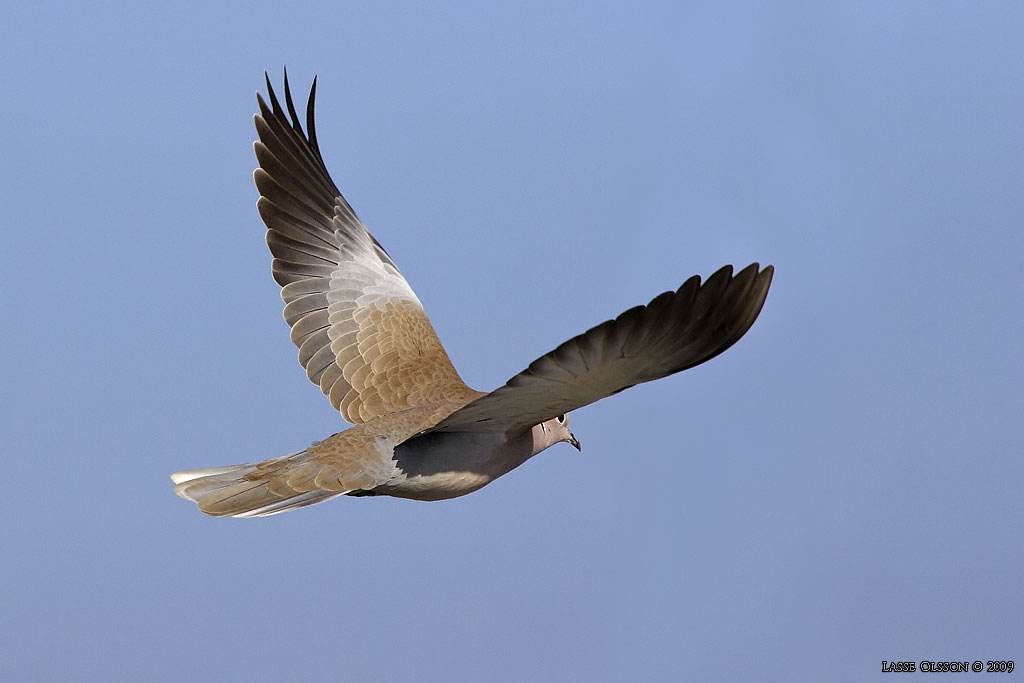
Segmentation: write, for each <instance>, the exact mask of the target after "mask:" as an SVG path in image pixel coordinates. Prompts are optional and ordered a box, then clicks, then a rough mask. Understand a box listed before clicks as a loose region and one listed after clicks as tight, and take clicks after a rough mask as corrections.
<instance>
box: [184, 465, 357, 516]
mask: <svg viewBox="0 0 1024 683" xmlns="http://www.w3.org/2000/svg"><path fill="white" fill-rule="evenodd" d="M303 456H306V451H299V452H297V453H292V454H291V455H286V456H284V457H283V458H277V459H276V461H277V462H281V463H282V464H290V461H295V460H301V459H303ZM284 461H289V462H284ZM267 464H268V463H254V462H251V463H245V464H242V465H230V466H228V467H210V468H206V469H199V470H184V471H182V472H175V473H174V474H172V475H171V481H173V482H174V492H175V493H177V494H178V495H179V496H181V497H182V498H186V499H188V500H191V501H193V502H194V503H196V504H197V505H198V506H199V509H200V510H202V511H203V512H205V513H206V514H208V515H213V516H215V517H227V516H229V517H265V516H267V515H276V514H278V513H280V512H286V511H288V510H294V509H296V508H300V507H305V506H307V505H313V504H315V503H320V502H322V501H325V500H328V499H330V498H334V497H335V496H341V495H344V494H346V493H348V491H337V490H334V491H329V490H323V489H316V490H313V491H308V490H307V491H297V490H282V488H281V486H275V487H274V490H271V483H272V482H271V481H269V480H268V478H267V477H265V476H261V474H262V472H263V471H266V465H267ZM257 471H260V473H259V474H258V473H257Z"/></svg>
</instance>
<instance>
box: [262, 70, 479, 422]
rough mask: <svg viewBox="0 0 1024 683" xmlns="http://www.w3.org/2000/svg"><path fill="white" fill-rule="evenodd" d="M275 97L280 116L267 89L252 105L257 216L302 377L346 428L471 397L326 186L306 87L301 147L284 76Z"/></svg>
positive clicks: (383, 258) (402, 288)
mask: <svg viewBox="0 0 1024 683" xmlns="http://www.w3.org/2000/svg"><path fill="white" fill-rule="evenodd" d="M284 86H285V103H286V105H287V107H288V114H285V111H284V110H283V109H282V107H281V104H280V103H279V102H278V99H277V97H276V96H275V94H274V90H273V89H272V88H271V86H270V79H269V78H267V92H268V94H269V96H270V103H271V106H269V107H268V106H267V104H266V102H264V101H263V98H262V97H260V96H259V95H257V100H258V101H259V107H260V113H259V114H257V115H256V130H257V132H258V133H259V138H260V139H259V140H258V141H257V142H256V143H255V149H256V158H257V159H258V160H259V164H260V167H259V168H258V169H256V173H255V180H256V187H257V188H258V189H259V192H260V199H259V202H258V203H257V207H258V208H259V212H260V216H261V217H262V218H263V222H264V223H266V224H267V228H268V231H267V244H268V245H269V246H270V251H271V252H272V253H273V255H274V265H273V270H274V279H275V280H277V282H278V284H280V285H281V286H282V288H283V289H282V290H281V296H282V298H283V299H284V300H285V304H286V305H285V309H284V317H285V320H286V321H287V322H288V324H289V325H290V326H291V328H292V334H291V337H292V341H293V342H294V343H295V345H296V346H298V347H299V362H300V363H302V366H303V367H304V368H305V369H306V374H307V376H308V377H309V379H310V380H311V381H312V382H313V383H314V384H317V385H319V386H320V389H321V390H322V391H323V392H324V394H326V395H327V396H328V397H329V398H330V401H331V405H333V406H334V407H335V408H336V409H338V410H340V411H341V415H342V417H344V418H345V419H346V420H348V421H349V422H352V423H360V422H366V421H368V420H371V419H373V418H375V417H379V416H381V415H385V414H388V413H393V412H396V411H400V410H406V409H408V408H415V407H418V406H423V405H431V404H437V403H440V402H446V401H452V400H459V399H461V400H464V401H468V400H469V399H471V398H474V397H476V396H478V395H480V394H479V393H478V392H474V391H473V390H472V389H470V388H469V387H467V386H466V385H465V384H464V383H463V382H462V379H461V378H460V377H459V375H458V373H457V372H456V371H455V368H454V367H453V366H452V363H451V361H450V360H449V359H448V354H447V353H445V350H444V347H442V346H441V342H440V340H439V339H438V338H437V333H435V332H434V328H433V326H432V325H431V324H430V320H429V319H428V318H427V314H426V313H425V312H424V310H423V306H422V305H421V304H420V302H419V299H417V298H416V295H415V294H414V293H413V291H412V288H411V287H410V286H409V283H408V282H406V280H405V278H404V277H402V274H401V273H400V272H399V271H398V268H397V266H395V263H394V262H393V261H392V260H391V257H390V256H388V254H387V252H385V251H384V248H383V247H381V246H380V244H379V243H378V242H377V240H375V239H374V238H373V236H372V235H370V233H369V232H367V230H366V227H365V226H364V225H363V223H362V221H360V220H359V218H358V217H357V216H356V214H355V212H354V211H353V210H352V207H351V206H349V205H348V202H346V201H345V198H344V197H342V196H341V193H340V192H339V191H338V188H337V187H336V186H335V184H334V181H332V180H331V177H330V175H328V173H327V168H326V167H325V166H324V161H323V158H322V157H321V156H320V148H319V146H318V145H317V140H316V129H315V127H314V123H313V104H314V100H315V95H316V80H315V79H314V81H313V87H312V89H311V90H310V93H309V102H308V104H307V106H306V121H307V128H308V129H309V136H308V137H307V136H306V134H305V133H304V132H303V130H302V126H301V125H300V123H299V117H298V115H297V114H296V112H295V106H294V104H293V103H292V96H291V91H290V89H289V87H288V76H287V74H285V84H284ZM289 114H290V117H291V118H290V119H289V116H288V115H289Z"/></svg>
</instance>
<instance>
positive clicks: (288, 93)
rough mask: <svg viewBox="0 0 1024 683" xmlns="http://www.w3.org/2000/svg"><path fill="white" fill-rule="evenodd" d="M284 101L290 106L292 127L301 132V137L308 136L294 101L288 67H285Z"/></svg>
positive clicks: (289, 112)
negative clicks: (303, 130) (289, 82)
mask: <svg viewBox="0 0 1024 683" xmlns="http://www.w3.org/2000/svg"><path fill="white" fill-rule="evenodd" d="M284 102H285V105H286V106H287V107H288V114H289V116H291V118H292V128H293V129H294V130H295V132H296V133H298V134H299V137H301V138H304V137H306V134H305V133H303V132H302V126H301V125H300V124H299V115H298V114H297V113H296V112H295V103H294V102H293V101H292V89H291V86H290V85H288V67H285V68H284Z"/></svg>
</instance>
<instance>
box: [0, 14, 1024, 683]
mask: <svg viewBox="0 0 1024 683" xmlns="http://www.w3.org/2000/svg"><path fill="white" fill-rule="evenodd" d="M3 24H4V26H3V27H2V28H0V34H2V35H0V38H2V40H0V75H2V83H3V92H4V106H3V107H2V108H0V124H2V125H0V130H3V133H2V135H3V163H2V164H0V187H2V189H0V192H2V198H3V209H4V218H3V239H4V248H3V251H2V256H0V258H2V259H3V263H4V267H3V273H2V276H0V277H2V279H3V283H4V284H3V292H4V296H3V297H2V303H0V306H2V307H3V308H2V315H3V320H4V321H5V324H4V326H5V330H6V333H5V334H4V335H3V339H2V342H0V343H2V344H3V354H2V357H3V359H4V361H3V364H4V370H3V374H4V382H3V384H4V390H3V392H2V393H0V401H2V414H3V443H4V450H5V455H4V458H3V472H4V495H3V496H2V506H3V510H2V513H0V534H2V542H3V549H4V552H3V556H4V559H3V561H2V562H0V604H2V608H0V629H2V640H0V679H2V680H4V681H71V680H80V681H180V680H209V681H214V680H270V679H272V678H277V679H280V680H300V679H312V678H317V679H320V680H383V681H450V680H487V681H525V680H575V681H626V680H651V681H654V680H678V679H681V678H689V677H692V678H693V679H694V680H703V681H736V680H769V681H800V680H808V681H810V680H836V681H864V680H872V679H874V678H876V677H879V676H880V675H881V674H880V672H881V662H882V660H883V659H885V660H915V661H920V660H922V659H931V660H950V659H954V660H965V659H966V660H971V661H973V660H976V659H978V660H988V659H1015V660H1017V661H1018V664H1019V666H1024V649H1022V645H1021V643H1024V581H1022V566H1024V546H1022V529H1024V496H1022V495H1021V493H1022V486H1024V458H1022V455H1024V436H1022V419H1021V415H1022V408H1024V363H1022V361H1021V351H1022V349H1024V334H1022V327H1024V324H1022V315H1024V314H1022V311H1024V303H1022V302H1024V239H1022V236H1021V235H1022V228H1024V132H1022V131H1024V128H1022V126H1024V57H1022V48H1021V36H1024V4H1021V3H1015V2H985V3H976V2H957V3H950V2H935V1H931V0H930V1H928V2H906V1H902V0H901V1H900V2H892V1H891V0H887V1H885V2H857V3H803V2H794V3H788V2H778V3H741V4H732V3H721V2H716V3H706V4H689V5H687V4H683V3H647V4H636V3H633V6H631V7H628V8H627V7H626V3H614V4H612V3H550V2H543V3H541V2H517V3H481V2H466V3H444V4H428V3H407V4H406V3H399V4H396V3H390V2H380V1H374V2H358V3H351V2H330V3H322V4H305V3H266V4H264V5H262V6H245V7H243V6H242V5H241V4H238V5H235V4H232V5H230V6H229V5H223V6H212V7H211V6H209V5H207V3H198V2H195V3H165V4H161V5H156V4H153V5H144V4H141V3H131V4H130V3H113V2H106V3H103V2H98V3H81V4H79V5H77V6H70V4H68V6H65V5H64V4H63V3H52V2H50V3H43V2H34V3H16V4H11V5H9V6H8V7H7V8H6V10H5V18H4V22H3ZM283 64H287V65H288V68H289V73H290V76H291V78H292V82H293V84H294V86H295V87H296V89H297V90H299V91H304V90H305V88H306V87H307V85H308V83H309V81H310V80H311V78H312V76H313V75H314V74H318V75H319V77H320V88H319V92H318V113H319V117H318V120H319V135H320V142H321V146H322V148H323V152H324V156H325V158H326V161H327V165H328V167H329V169H330V170H331V172H332V174H333V176H334V178H335V180H336V182H337V183H338V185H339V186H340V187H341V188H342V190H343V191H344V192H345V194H346V196H347V197H348V199H349V200H350V201H351V203H352V205H353V206H354V207H355V208H356V210H357V211H358V212H359V213H360V215H361V217H362V218H363V220H364V221H365V222H366V223H367V224H368V225H369V227H370V229H371V230H373V232H374V233H375V235H376V236H377V237H378V238H379V239H380V241H381V242H382V243H383V244H384V245H385V246H386V247H387V248H388V250H389V252H390V253H391V255H392V256H393V257H394V259H395V260H396V262H397V263H398V264H399V265H400V266H401V267H402V270H403V272H404V274H405V275H406V277H407V278H408V279H409V281H410V282H411V283H412V284H413V286H414V287H415V288H416V290H417V292H418V294H419V296H420V298H421V300H422V301H423V302H424V305H425V306H426V308H427V310H428V312H429V313H430V315H431V317H432V319H433V321H434V325H435V327H436V328H437V330H438V333H439V334H440V336H441V338H442V340H443V341H444V343H445V345H446V347H447V349H448V352H449V354H450V355H451V357H452V359H453V360H454V361H455V363H456V365H457V367H458V368H459V369H460V371H461V373H462V375H463V377H464V378H465V379H466V381H467V382H468V383H469V384H470V385H471V386H474V387H476V388H479V389H490V388H494V387H496V386H498V385H500V384H501V383H503V382H504V381H505V380H506V379H507V378H508V377H510V376H511V375H513V374H515V373H516V372H518V371H519V370H521V369H522V368H523V367H525V366H526V365H527V364H528V363H529V362H530V361H531V360H533V359H534V358H535V357H537V356H539V355H540V354H542V353H544V352H546V351H548V350H549V349H551V348H553V347H554V346H555V345H557V344H558V343H560V342H562V341H563V340H565V339H567V338H569V337H571V336H573V335H575V334H577V333H579V332H582V331H584V330H585V329H587V328H588V327H590V326H591V325H594V324H596V323H599V322H601V321H602V320H604V319H606V318H609V317H613V316H615V315H617V314H618V313H620V312H621V311H623V310H625V309H626V308H628V307H630V306H633V305H636V304H640V303H645V302H647V301H648V300H649V299H650V298H652V297H653V296H654V295H656V294H658V293H659V292H661V291H664V290H666V289H672V288H675V287H677V286H678V285H679V284H680V283H681V282H682V281H683V280H685V279H686V278H687V277H688V276H690V275H692V274H694V273H699V274H701V275H703V276H707V275H710V274H711V273H712V272H713V271H714V270H716V269H717V268H718V267H719V266H721V265H723V264H725V263H733V264H736V265H737V266H742V265H746V264H747V263H749V262H751V261H755V260H756V261H760V262H761V263H773V264H774V265H775V267H776V277H775V282H774V285H773V288H772V291H771V293H770V295H769V297H768V302H767V304H766V306H765V308H764V311H763V313H762V315H761V318H760V319H759V320H758V322H757V323H756V324H755V325H754V327H753V329H752V330H751V331H750V333H749V334H748V335H747V336H746V337H745V338H744V339H743V340H742V341H741V342H740V343H739V344H737V345H736V346H735V347H733V348H732V349H731V350H729V351H728V352H727V353H725V354H724V355H722V356H721V357H719V358H716V359H715V360H713V361H712V362H710V363H708V364H706V365H703V366H701V367H699V368H696V369H694V370H690V371H687V372H686V373H683V374H681V375H676V376H673V377H670V378H668V379H664V380H661V381H659V382H656V383H653V384H647V385H642V386H639V387H636V388H634V389H631V390H629V391H626V392H624V393H623V394H620V395H618V396H615V397H613V398H611V399H608V400H606V401H602V402H601V403H599V404H596V405H593V406H590V407H588V408H585V409H583V410H581V411H578V412H576V413H574V414H573V416H572V423H573V429H574V431H575V433H576V434H577V436H578V437H579V438H580V440H581V441H582V443H583V447H584V451H583V454H582V455H579V454H577V453H576V451H574V450H573V449H572V448H571V447H569V446H568V445H564V444H563V445H560V446H558V447H555V448H552V449H551V450H550V451H547V452H545V453H544V454H542V455H541V456H539V457H537V458H535V459H534V460H532V461H530V462H528V463H527V464H526V465H524V466H523V467H521V468H520V469H518V470H515V471H514V472H513V473H511V474H510V475H508V476H506V477H505V478H503V479H501V480H499V481H498V482H496V483H495V484H493V485H491V486H489V487H487V488H485V489H483V490H481V491H479V492H478V493H475V494H473V495H471V496H468V497H465V498H461V499H458V500H454V501H449V502H444V503H434V504H427V503H414V502H409V501H403V500H395V499H387V498H382V499H351V498H343V499H340V500H335V501H332V502H330V503H327V504H325V505H320V506H316V507H313V508H308V509H305V510H302V511H299V512H295V513H289V514H286V515H280V516H277V517H271V518H267V519H258V520H222V519H212V518H209V517H206V516H204V515H202V514H200V513H199V512H198V511H197V510H196V508H195V506H194V505H192V504H191V503H187V502H186V501H182V500H180V499H178V498H177V497H176V496H175V495H174V494H173V493H172V490H171V483H170V480H169V479H168V475H169V474H170V473H171V472H173V471H175V470H178V469H184V468H192V467H202V466H214V465H224V464H232V463H237V462H243V461H250V460H258V459H264V458H269V457H274V456H278V455H282V454H284V453H287V452H290V451H293V450H296V449H299V448H303V447H305V446H306V445H308V444H309V443H310V442H312V441H313V440H317V439H321V438H324V437H326V436H328V435H330V434H332V433H334V432H336V431H339V430H340V429H342V428H343V427H344V424H343V423H342V422H341V420H340V418H339V417H338V415H337V414H335V413H333V411H332V410H331V408H330V405H329V404H328V402H327V401H326V400H325V399H324V398H323V397H322V396H321V394H320V392H319V391H318V390H317V389H316V388H314V387H313V386H312V385H310V384H309V383H308V381H307V380H306V378H305V376H304V374H303V372H302V370H301V369H300V367H299V365H298V363H297V361H296V350H295V349H294V347H293V346H292V345H291V342H290V341H289V339H288V330H287V327H286V325H285V324H284V322H283V321H282V319H281V308H282V304H281V302H280V299H279V295H278V287H277V286H276V285H275V284H274V282H273V280H272V279H271V276H270V257H269V253H268V251H267V248H266V245H265V243H264V237H263V236H264V227H263V225H262V223H261V222H260V220H259V217H258V216H257V213H256V209H255V205H254V204H255V201H256V197H257V194H256V190H255V188H254V186H253V182H252V171H253V168H254V166H255V160H254V156H253V152H252V142H253V140H254V139H255V131H254V128H253V124H252V115H253V113H254V112H255V111H256V100H255V92H256V91H257V89H262V88H263V83H262V78H263V70H264V69H268V70H270V72H271V75H272V77H273V78H274V79H275V82H280V69H281V66H282V65H283ZM302 99H304V97H303V98H302ZM985 675H991V674H981V676H985ZM972 676H975V675H972ZM885 680H889V679H885Z"/></svg>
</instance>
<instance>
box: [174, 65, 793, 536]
mask: <svg viewBox="0 0 1024 683" xmlns="http://www.w3.org/2000/svg"><path fill="white" fill-rule="evenodd" d="M266 81H267V95H268V97H269V100H270V105H269V106H268V105H267V103H266V101H265V100H264V99H263V98H262V97H261V96H260V95H259V94H257V96H256V99H257V101H258V103H259V113H258V114H256V116H255V121H256V131H257V133H258V135H259V140H257V141H256V143H255V145H254V146H255V149H256V158H257V160H258V162H259V168H257V169H256V171H255V174H254V177H255V181H256V187H257V189H258V190H259V193H260V198H259V201H258V202H257V205H256V206H257V208H258V210H259V213H260V217H261V218H262V219H263V222H264V223H266V225H267V244H268V245H269V247H270V251H271V253H272V254H273V257H274V260H273V273H274V279H275V280H276V281H277V282H278V284H280V285H281V287H282V289H281V297H282V298H283V299H284V302H285V307H284V318H285V320H286V321H287V323H288V325H289V326H290V327H291V338H292V341H293V342H294V343H295V345H296V346H297V347H298V348H299V362H300V363H301V364H302V366H303V367H304V368H305V369H306V376H307V377H309V379H310V381H312V382H313V383H314V384H316V385H317V386H319V387H320V389H321V391H323V393H324V395H325V396H327V398H328V399H329V400H330V402H331V405H332V406H334V408H335V409H336V410H338V411H339V412H340V413H341V416H342V417H343V418H344V419H345V420H347V421H348V422H350V423H351V424H352V425H353V426H352V427H350V428H349V429H346V430H345V431H342V432H338V433H337V434H335V435H333V436H330V437H328V438H327V439H324V440H323V441H320V442H317V443H315V444H313V445H312V446H309V447H308V448H304V449H302V450H300V451H297V452H295V453H292V454H290V455H285V456H283V457H278V458H273V459H271V460H264V461H263V462H252V463H245V464H241V465H229V466H227V467H212V468H207V469H197V470H187V471H182V472H176V473H175V474H173V475H171V479H172V480H173V482H174V491H175V493H177V494H178V495H179V496H181V497H182V498H187V499H189V500H192V501H194V502H195V503H196V504H197V505H198V506H199V509H200V510H202V511H203V512H205V513H206V514H209V515H215V516H232V517H262V516H265V515H273V514H277V513H279V512H286V511H288V510H294V509H296V508H300V507H305V506H307V505H313V504H316V503H321V502H323V501H325V500H329V499H331V498H335V497H336V496H341V495H349V496H378V495H384V496H397V497H400V498H412V499H416V500H443V499H446V498H455V497H457V496H462V495H465V494H467V493H471V492H473V491H476V490H477V489H479V488H481V487H482V486H486V485H487V484H489V483H491V482H492V481H494V480H495V479H497V478H498V477H500V476H501V475H503V474H505V473H507V472H509V471H511V470H513V469H515V468H516V467H518V466H519V465H521V464H523V463H524V462H526V460H528V459H529V458H531V457H533V456H534V455H537V454H538V453H540V452H541V451H543V450H545V449H546V448H548V447H549V446H552V445H554V444H556V443H562V442H565V443H568V444H571V445H572V446H575V447H576V448H577V449H579V448H580V443H579V441H578V440H577V439H576V437H575V436H574V435H573V433H572V432H571V431H570V430H569V412H570V411H572V410H575V409H577V408H580V407H582V406H585V405H588V404H590V403H593V402H594V401H597V400H599V399H602V398H604V397H606V396H610V395H612V394H615V393H617V392H619V391H622V390H623V389H627V388H629V387H631V386H633V385H635V384H639V383H641V382H650V381H651V380H655V379H658V378H660V377H665V376H667V375H671V374H673V373H676V372H680V371H681V370H686V369H687V368H692V367H693V366H695V365H699V364H701V363H703V362H705V361H707V360H710V359H711V358H714V357H715V356H717V355H718V354H720V353H722V352H723V351H725V350H726V349H728V348H729V347H730V346H732V345H733V344H735V343H736V342H737V341H738V340H739V338H740V337H742V336H743V335H744V334H745V333H746V332H747V330H748V329H750V326H751V325H753V324H754V320H755V319H756V318H757V316H758V314H759V313H760V312H761V307H762V306H763V305H764V301H765V297H766V296H767V295H768V287H769V285H770V284H771V279H772V273H773V269H772V266H766V267H764V268H763V269H761V268H759V266H758V264H757V263H753V264H751V265H749V266H747V267H746V268H744V269H743V270H741V271H740V272H738V273H735V274H733V269H732V266H725V267H723V268H721V269H719V270H718V271H717V272H715V273H714V274H713V275H711V277H709V278H708V279H707V280H706V281H704V282H703V283H702V282H701V279H700V277H699V276H696V275H695V276H693V277H691V278H689V279H688V280H686V282H684V283H683V284H682V286H680V287H679V289H677V290H675V291H668V292H664V293H663V294H659V295H658V296H656V297H655V298H654V299H653V300H651V302H650V303H648V304H647V305H646V306H637V307H635V308H631V309H629V310H628V311H626V312H625V313H623V314H621V315H620V316H618V317H617V318H615V319H613V320H607V321H605V322H603V323H601V324H600V325H597V326H596V327H592V328H591V329H589V330H587V331H586V332H584V333H583V334H580V335H578V336H576V337H573V338H572V339H570V340H568V341H566V342H564V343H562V344H560V345H559V346H558V347H557V348H555V349H554V350H553V351H551V352H550V353H547V354H545V355H543V356H541V357H540V358H538V359H537V360H535V361H533V362H532V363H530V365H529V367H527V368H526V369H525V370H523V371H522V372H520V373H519V374H518V375H516V376H515V377H513V378H512V379H510V380H509V381H508V382H507V383H506V384H505V385H504V386H502V387H499V388H497V389H495V390H494V391H492V392H490V393H483V392H480V391H475V390H473V389H471V388H469V387H468V386H466V384H465V383H464V382H463V381H462V379H461V378H460V377H459V373H458V372H456V370H455V367H454V366H453V365H452V362H451V361H450V360H449V359H448V354H447V353H445V350H444V347H443V346H441V341H440V340H439V339H438V337H437V334H436V333H435V332H434V328H433V326H432V325H431V324H430V320H429V318H427V314H426V312H424V310H423V306H422V305H421V304H420V301H419V299H417V298H416V294H415V293H413V291H412V288H411V287H410V286H409V283H408V282H407V281H406V280H405V278H404V277H402V274H401V272H399V270H398V266H396V265H395V263H394V261H392V260H391V257H390V256H388V253H387V252H386V251H385V250H384V247H382V246H381V245H380V243H379V242H378V241H377V240H376V239H375V238H374V237H373V235H371V234H370V233H369V232H368V231H367V229H366V226H364V225H363V223H362V221H360V220H359V218H358V217H357V216H356V213H355V211H353V210H352V207H351V206H349V204H348V202H347V201H345V198H344V197H343V196H342V195H341V192H339V191H338V188H337V187H336V186H335V184H334V181H333V180H331V176H330V175H329V174H328V172H327V168H326V166H325V165H324V161H323V157H322V156H321V155H320V147H319V145H318V144H317V139H316V127H315V125H314V116H313V109H314V103H315V98H316V79H315V78H314V79H313V85H312V88H311V89H310V93H309V100H308V102H307V104H306V130H308V134H307V133H306V132H305V131H304V130H303V128H302V125H301V123H300V118H299V116H298V114H297V113H296V110H295V105H294V103H293V102H292V95H291V89H290V88H289V86H288V74H287V72H285V78H284V99H285V107H282V106H281V103H280V101H279V100H278V98H277V96H276V95H275V93H274V90H273V88H272V87H271V84H270V78H269V77H267V79H266ZM285 108H287V112H286V111H285Z"/></svg>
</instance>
